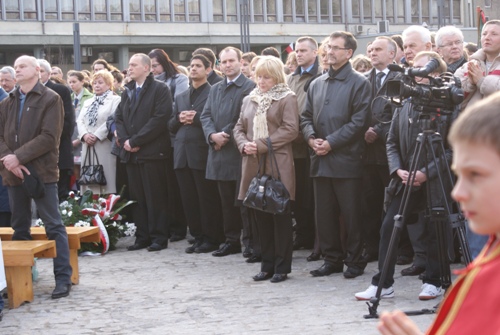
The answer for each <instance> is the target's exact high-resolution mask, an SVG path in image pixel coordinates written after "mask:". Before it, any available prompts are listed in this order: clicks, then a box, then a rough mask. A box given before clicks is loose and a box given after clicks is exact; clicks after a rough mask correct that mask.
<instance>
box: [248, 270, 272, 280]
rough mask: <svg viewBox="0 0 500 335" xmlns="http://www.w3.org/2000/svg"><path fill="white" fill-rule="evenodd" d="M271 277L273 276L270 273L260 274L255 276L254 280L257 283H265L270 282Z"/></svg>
mask: <svg viewBox="0 0 500 335" xmlns="http://www.w3.org/2000/svg"><path fill="white" fill-rule="evenodd" d="M271 277H273V274H272V273H270V272H259V273H257V274H256V275H255V276H253V277H252V279H253V280H255V281H263V280H268V279H270V278H271Z"/></svg>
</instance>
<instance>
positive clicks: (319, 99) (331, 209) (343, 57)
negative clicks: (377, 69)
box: [301, 31, 372, 278]
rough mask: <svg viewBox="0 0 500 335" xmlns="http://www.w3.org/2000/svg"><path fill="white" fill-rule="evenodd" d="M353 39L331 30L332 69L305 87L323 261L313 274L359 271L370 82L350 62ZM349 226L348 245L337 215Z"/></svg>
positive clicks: (304, 126)
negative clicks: (307, 87) (341, 231)
mask: <svg viewBox="0 0 500 335" xmlns="http://www.w3.org/2000/svg"><path fill="white" fill-rule="evenodd" d="M356 47H357V42H356V39H355V38H354V36H353V35H352V34H351V33H348V32H343V31H341V32H334V33H332V34H331V35H330V40H329V42H328V45H327V50H328V60H329V63H330V65H331V68H330V71H329V72H328V73H325V74H324V75H322V76H321V77H319V78H318V79H316V80H315V81H314V82H313V83H312V84H311V86H310V87H309V90H308V92H307V99H306V106H305V109H304V111H303V113H302V115H301V129H302V133H303V134H304V139H305V140H306V141H307V143H308V144H309V146H310V147H311V149H312V150H313V154H312V156H311V177H312V178H313V184H314V198H315V201H316V206H315V216H316V227H317V229H318V235H319V242H320V247H321V251H322V252H323V254H324V255H325V263H324V264H323V265H322V266H321V267H320V268H319V269H317V270H313V271H311V274H312V275H313V276H314V277H319V276H328V275H330V274H332V273H335V272H342V271H343V263H345V264H346V265H347V270H346V271H345V272H344V277H345V278H355V277H357V276H360V275H361V274H363V271H364V268H365V267H366V261H364V260H363V259H362V257H361V252H362V249H363V243H362V238H361V229H362V200H361V199H362V175H363V163H362V155H363V150H364V133H365V131H366V129H367V128H368V125H369V122H370V103H371V100H372V99H371V85H370V83H369V82H368V80H367V79H366V78H365V77H364V76H363V75H362V74H359V73H357V72H356V71H354V70H353V68H352V67H351V64H350V62H349V59H350V58H351V57H352V55H353V53H354V51H356ZM341 213H342V217H343V221H344V224H345V226H346V230H347V235H348V237H347V243H346V250H345V251H344V250H343V248H342V244H341V239H340V236H341V234H340V214H341Z"/></svg>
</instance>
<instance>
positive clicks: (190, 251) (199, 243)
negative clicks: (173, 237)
mask: <svg viewBox="0 0 500 335" xmlns="http://www.w3.org/2000/svg"><path fill="white" fill-rule="evenodd" d="M202 244H203V242H202V241H195V242H194V243H193V245H190V246H189V247H187V248H186V254H192V253H193V252H194V251H195V250H196V248H198V247H199V246H200V245H202Z"/></svg>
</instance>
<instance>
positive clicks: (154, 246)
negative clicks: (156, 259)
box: [148, 242, 167, 251]
mask: <svg viewBox="0 0 500 335" xmlns="http://www.w3.org/2000/svg"><path fill="white" fill-rule="evenodd" d="M166 248H167V245H161V244H159V243H156V242H154V243H152V244H151V245H150V246H149V247H148V251H160V250H161V249H166Z"/></svg>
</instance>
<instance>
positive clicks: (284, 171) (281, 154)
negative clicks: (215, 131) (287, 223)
mask: <svg viewBox="0 0 500 335" xmlns="http://www.w3.org/2000/svg"><path fill="white" fill-rule="evenodd" d="M256 111H257V104H256V103H255V102H252V101H251V100H250V97H249V96H247V97H245V98H244V99H243V106H242V107H241V115H240V118H239V120H238V123H237V124H236V126H235V127H234V131H233V134H234V140H235V142H236V145H237V147H238V150H239V151H240V152H243V145H244V144H245V143H247V142H250V141H253V140H254V138H253V118H254V115H255V112H256ZM267 126H268V129H269V137H270V138H271V142H272V144H273V150H274V154H275V156H276V160H277V163H278V168H279V170H280V174H281V181H282V182H283V184H284V185H285V187H286V188H287V190H288V192H290V199H291V200H294V199H295V167H294V165H293V153H292V141H293V140H294V139H295V138H296V137H297V135H298V133H299V113H298V105H297V97H296V96H295V94H293V93H292V94H289V95H287V96H286V97H284V98H283V99H281V100H279V101H273V103H272V105H271V107H270V108H269V110H268V111H267ZM255 142H256V143H257V150H258V152H259V157H262V154H264V153H267V151H268V150H267V141H266V139H265V138H259V139H255ZM265 166H266V170H265V173H266V174H269V175H270V174H271V163H270V160H269V157H267V159H266V163H265ZM241 167H242V171H241V184H240V192H239V194H238V199H240V200H243V199H244V198H245V194H246V192H247V190H248V186H249V185H250V181H251V180H252V178H253V177H255V175H256V174H257V170H258V168H259V160H258V158H257V157H254V156H247V155H243V159H242V164H241ZM277 176H278V175H277V173H276V170H274V177H277Z"/></svg>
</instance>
